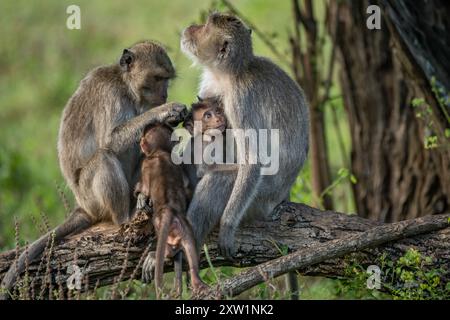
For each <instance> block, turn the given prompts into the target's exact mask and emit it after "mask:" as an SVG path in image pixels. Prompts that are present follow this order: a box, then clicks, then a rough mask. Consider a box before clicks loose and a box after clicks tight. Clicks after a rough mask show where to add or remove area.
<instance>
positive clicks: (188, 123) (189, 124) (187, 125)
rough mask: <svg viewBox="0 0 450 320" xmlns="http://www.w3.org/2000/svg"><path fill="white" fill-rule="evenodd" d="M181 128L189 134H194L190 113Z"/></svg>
mask: <svg viewBox="0 0 450 320" xmlns="http://www.w3.org/2000/svg"><path fill="white" fill-rule="evenodd" d="M183 127H184V128H185V129H186V130H187V131H189V133H190V134H194V119H193V117H192V112H191V113H189V114H188V115H187V116H186V118H185V119H184V122H183Z"/></svg>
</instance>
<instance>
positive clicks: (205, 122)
mask: <svg viewBox="0 0 450 320" xmlns="http://www.w3.org/2000/svg"><path fill="white" fill-rule="evenodd" d="M194 121H201V122H202V132H201V133H205V131H206V130H209V129H217V130H220V132H224V131H225V130H226V127H227V119H226V117H225V114H224V110H223V104H222V102H221V101H220V99H219V98H216V97H211V98H207V99H199V102H197V103H194V104H192V112H191V114H190V116H189V117H188V118H187V119H186V120H185V122H184V127H185V128H186V129H187V130H188V131H189V132H190V133H191V134H194V132H193V131H194Z"/></svg>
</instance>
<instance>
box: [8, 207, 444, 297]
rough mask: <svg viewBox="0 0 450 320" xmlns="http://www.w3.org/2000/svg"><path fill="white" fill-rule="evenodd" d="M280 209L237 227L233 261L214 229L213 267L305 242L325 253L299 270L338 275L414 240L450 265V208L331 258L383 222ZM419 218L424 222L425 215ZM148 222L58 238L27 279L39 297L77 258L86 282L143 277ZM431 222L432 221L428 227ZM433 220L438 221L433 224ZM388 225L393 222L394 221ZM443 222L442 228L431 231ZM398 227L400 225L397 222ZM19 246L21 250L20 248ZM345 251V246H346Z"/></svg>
mask: <svg viewBox="0 0 450 320" xmlns="http://www.w3.org/2000/svg"><path fill="white" fill-rule="evenodd" d="M275 217H276V218H274V220H273V221H266V222H257V223H254V224H252V226H243V227H242V228H240V230H239V231H238V233H237V235H236V245H237V255H236V257H235V260H234V261H227V260H224V259H223V258H222V257H221V256H219V255H218V251H217V245H216V243H217V242H216V239H217V233H214V234H213V235H212V237H211V238H210V241H209V246H208V251H209V255H210V257H211V261H212V264H213V265H214V266H215V267H218V266H234V267H251V266H256V265H259V264H261V263H264V262H267V261H269V260H272V259H275V258H278V257H280V255H281V253H280V249H283V248H286V249H288V251H289V252H294V251H297V250H302V251H299V252H300V253H301V252H304V253H307V254H308V255H311V254H312V255H315V254H316V253H317V256H321V258H320V259H322V260H320V263H317V261H319V260H315V261H316V263H311V264H309V265H306V264H303V265H302V266H303V267H302V268H301V269H300V270H299V271H300V272H301V273H302V274H305V275H318V276H325V277H331V278H334V277H345V275H346V273H345V270H346V268H348V266H349V265H350V264H351V263H352V261H356V262H357V263H358V264H359V265H362V266H364V267H367V266H369V265H371V264H377V263H379V262H378V261H379V260H378V259H379V258H380V257H381V256H382V255H383V253H385V254H386V253H387V255H388V257H389V259H390V260H391V261H395V260H397V259H398V258H399V257H400V256H402V255H403V254H404V253H405V252H406V251H407V250H408V249H409V248H415V249H416V250H418V251H419V252H421V253H422V254H423V255H426V256H429V257H431V258H432V265H430V266H429V267H431V268H434V269H438V268H441V267H442V268H444V270H447V269H448V266H449V265H450V254H449V253H450V228H448V227H447V226H448V223H447V219H448V217H450V215H447V216H445V217H443V216H436V217H430V219H429V221H430V223H431V224H426V225H424V226H425V227H420V228H422V229H421V232H422V233H423V234H422V235H416V236H414V237H410V238H407V239H403V240H398V241H392V242H390V243H387V244H383V245H379V243H377V244H376V245H377V247H372V248H368V249H364V250H361V251H359V252H354V253H351V254H347V255H345V256H343V257H339V258H336V255H334V256H333V259H328V260H327V259H325V258H324V256H323V251H321V250H315V249H316V248H325V249H327V248H329V249H331V250H332V252H336V250H335V249H336V248H337V247H338V246H336V244H337V242H336V241H333V240H336V239H338V242H339V239H341V240H340V241H341V242H344V243H347V244H348V243H350V241H347V240H346V239H343V238H344V237H349V236H353V237H354V236H358V235H362V234H363V233H364V232H365V231H367V230H370V229H372V228H373V227H377V226H383V225H382V224H380V223H377V222H373V221H370V220H367V219H363V218H360V217H357V216H348V215H345V214H341V213H337V212H332V211H321V210H318V209H314V208H311V207H308V206H306V205H301V204H295V203H285V204H283V205H280V206H279V207H278V208H277V213H276V214H275ZM442 221H444V226H442ZM418 223H419V224H420V223H422V224H423V222H420V221H419V222H418ZM149 225H150V223H149V220H148V218H147V216H146V215H145V214H140V215H138V216H137V217H136V218H135V219H134V220H133V221H132V222H131V223H130V224H128V225H125V226H122V227H121V228H120V229H118V228H115V227H111V226H108V225H100V226H95V227H93V228H91V229H90V230H87V231H86V232H84V233H83V234H81V235H77V236H75V237H72V238H70V239H67V240H65V241H63V242H62V243H60V244H57V245H55V246H54V247H53V249H52V250H47V253H48V252H51V257H50V258H49V257H48V255H47V256H45V255H44V256H43V258H42V259H37V260H36V261H31V262H30V263H29V267H28V269H27V273H28V275H29V276H30V277H31V279H33V280H32V285H31V286H30V288H34V292H35V295H33V296H34V297H38V296H39V295H38V294H39V293H44V292H46V291H47V289H46V288H48V286H49V284H51V287H52V288H54V289H58V288H63V290H67V287H66V282H67V279H68V278H69V277H70V271H71V269H73V266H74V265H76V266H78V267H79V268H80V269H81V272H82V279H83V280H82V284H83V285H82V288H81V289H82V290H86V289H87V288H90V289H92V288H94V287H96V286H104V285H108V284H112V283H117V282H119V281H125V280H128V279H130V278H134V279H136V278H137V279H138V278H140V274H141V265H142V261H143V257H145V256H146V254H145V250H146V248H151V249H152V250H154V249H155V245H156V243H155V241H154V240H155V237H153V234H152V233H151V229H149ZM409 225H411V226H412V227H414V226H417V223H416V222H414V221H413V222H411V223H410V224H409ZM427 225H428V227H426V226H427ZM432 225H433V226H434V227H433V228H432V229H430V226H432ZM436 226H438V227H436ZM386 227H387V228H389V225H386ZM416 228H417V227H416ZM441 228H444V229H443V230H440V231H432V232H430V231H431V230H438V229H441ZM408 229H409V230H411V228H409V227H408V228H407V229H405V230H406V231H405V232H404V233H403V231H402V232H401V233H402V234H404V235H403V236H407V235H408ZM386 230H387V229H386ZM395 230H397V228H394V231H395ZM398 231H399V230H397V233H398ZM384 233H388V232H384ZM365 238H369V237H365ZM397 239H398V238H397ZM211 240H212V241H211ZM328 244H329V245H328ZM350 249H353V250H348V249H347V251H346V252H350V251H357V250H358V248H357V247H356V246H355V247H352V246H351V248H350ZM22 250H23V249H21V250H18V252H17V253H19V252H21V251H22ZM17 253H16V252H15V250H11V251H9V252H4V253H2V254H0V278H2V277H3V275H4V273H5V272H6V271H7V270H8V268H9V267H10V266H11V265H12V264H13V262H14V259H15V257H16V254H17ZM340 253H341V254H342V253H345V252H342V251H341V252H340ZM316 258H317V257H316ZM316 258H311V257H309V258H308V259H309V260H308V261H312V262H314V259H316ZM40 261H42V263H40ZM305 261H306V260H305ZM39 265H40V266H39ZM201 266H202V267H203V268H207V267H208V263H207V261H206V259H205V257H204V256H203V257H202V259H201ZM39 270H40V271H39ZM447 271H448V270H447ZM448 276H449V274H448V273H447V274H445V275H444V278H443V279H441V281H444V282H443V283H445V281H449V280H450V279H448ZM42 283H46V285H45V286H44V287H42ZM43 288H44V290H43ZM30 291H32V290H30ZM28 296H31V294H29V295H28Z"/></svg>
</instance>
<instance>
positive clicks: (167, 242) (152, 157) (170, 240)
mask: <svg viewBox="0 0 450 320" xmlns="http://www.w3.org/2000/svg"><path fill="white" fill-rule="evenodd" d="M171 135H172V129H171V128H170V127H169V126H167V125H154V126H150V127H149V128H147V129H146V130H145V133H144V135H143V137H142V138H141V142H140V146H141V150H142V152H143V153H144V155H145V159H144V160H143V162H142V171H141V180H140V182H139V183H138V184H137V186H136V190H135V193H138V194H140V195H144V196H145V197H147V198H148V199H151V201H152V207H153V215H152V221H153V225H154V227H155V230H156V231H157V235H158V242H157V246H156V254H155V255H154V254H153V253H151V254H150V259H154V267H155V288H156V295H157V297H158V299H159V298H160V297H161V292H162V280H163V271H164V258H167V257H170V256H171V255H172V252H173V249H174V248H177V247H178V246H179V245H180V246H181V247H182V249H183V252H184V254H185V256H186V258H187V261H188V264H189V271H190V278H191V284H192V289H193V292H194V294H196V293H198V291H199V290H201V289H204V288H206V285H205V284H204V283H203V282H202V280H201V279H200V276H199V274H198V272H199V266H198V263H199V257H198V253H197V248H196V245H195V240H194V235H193V233H192V229H191V226H190V224H189V222H188V220H187V219H186V217H185V213H186V210H187V205H188V202H189V200H190V198H191V191H190V189H189V182H188V179H187V177H186V176H185V174H184V172H183V169H182V167H181V166H178V165H175V164H174V163H173V162H172V160H171V152H172V148H173V143H172V142H171ZM179 257H180V256H179ZM174 263H175V272H176V273H177V274H176V279H177V281H176V292H177V294H178V295H181V283H180V282H181V281H180V282H179V280H181V261H180V260H179V259H175V261H174ZM148 271H149V270H144V273H145V272H148ZM144 276H146V275H144Z"/></svg>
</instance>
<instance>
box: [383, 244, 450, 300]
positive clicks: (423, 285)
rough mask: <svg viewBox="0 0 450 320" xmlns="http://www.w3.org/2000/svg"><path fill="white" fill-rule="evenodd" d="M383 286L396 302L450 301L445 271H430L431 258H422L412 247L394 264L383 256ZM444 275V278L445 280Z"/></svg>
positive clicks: (449, 287) (449, 286)
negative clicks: (406, 300) (404, 300)
mask: <svg viewBox="0 0 450 320" xmlns="http://www.w3.org/2000/svg"><path fill="white" fill-rule="evenodd" d="M380 262H381V264H382V267H381V268H382V270H383V273H384V278H385V281H386V283H385V284H384V286H385V287H386V288H388V289H390V290H391V292H392V294H393V297H394V298H395V299H408V300H411V299H417V300H423V299H432V300H436V299H449V298H450V285H449V282H447V283H443V282H442V281H441V279H445V278H448V272H449V270H448V269H443V268H439V269H432V268H431V267H430V266H431V265H432V262H433V258H432V257H429V256H424V255H422V254H421V253H420V252H419V251H417V250H416V249H414V248H411V249H409V250H408V251H407V252H406V253H405V254H404V255H403V256H402V257H400V258H399V259H398V260H397V261H392V260H390V259H388V258H387V255H386V254H385V255H383V256H382V258H381V259H380ZM446 275H447V277H446Z"/></svg>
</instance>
